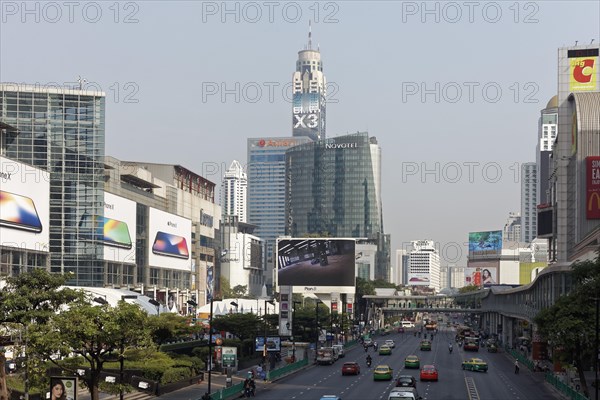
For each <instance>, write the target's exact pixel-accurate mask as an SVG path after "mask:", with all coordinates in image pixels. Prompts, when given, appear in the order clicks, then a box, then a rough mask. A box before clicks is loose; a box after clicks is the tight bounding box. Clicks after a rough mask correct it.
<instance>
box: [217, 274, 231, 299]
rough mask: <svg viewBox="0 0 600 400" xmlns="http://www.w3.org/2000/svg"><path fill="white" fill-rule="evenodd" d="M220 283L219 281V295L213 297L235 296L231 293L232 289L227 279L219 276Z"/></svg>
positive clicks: (229, 297) (227, 297)
mask: <svg viewBox="0 0 600 400" xmlns="http://www.w3.org/2000/svg"><path fill="white" fill-rule="evenodd" d="M220 283H221V285H220V287H221V289H220V295H217V296H215V299H216V298H217V297H220V298H222V299H232V298H235V296H234V295H233V290H232V289H231V283H229V279H227V278H224V277H221V282H220Z"/></svg>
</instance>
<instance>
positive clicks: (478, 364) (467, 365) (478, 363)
mask: <svg viewBox="0 0 600 400" xmlns="http://www.w3.org/2000/svg"><path fill="white" fill-rule="evenodd" d="M462 369H464V370H467V371H483V372H487V370H488V365H487V363H486V362H485V361H483V360H482V359H481V358H469V359H468V360H466V361H463V363H462Z"/></svg>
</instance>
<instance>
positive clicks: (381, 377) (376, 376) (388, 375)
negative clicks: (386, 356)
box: [373, 365, 394, 381]
mask: <svg viewBox="0 0 600 400" xmlns="http://www.w3.org/2000/svg"><path fill="white" fill-rule="evenodd" d="M393 375H394V372H393V371H392V369H391V368H390V367H389V366H388V365H378V366H377V367H376V368H375V370H374V371H373V380H374V381H391V380H392V376H393Z"/></svg>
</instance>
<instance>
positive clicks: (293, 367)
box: [267, 358, 308, 381]
mask: <svg viewBox="0 0 600 400" xmlns="http://www.w3.org/2000/svg"><path fill="white" fill-rule="evenodd" d="M307 365H308V359H306V358H304V359H302V360H300V361H296V362H295V363H292V364H288V365H286V366H284V367H281V368H277V369H274V370H272V371H269V372H267V380H269V381H271V380H273V379H277V378H280V377H282V376H285V375H287V374H290V373H292V372H294V371H297V370H299V369H300V368H303V367H306V366H307Z"/></svg>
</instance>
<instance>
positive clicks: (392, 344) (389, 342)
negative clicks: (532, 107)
mask: <svg viewBox="0 0 600 400" xmlns="http://www.w3.org/2000/svg"><path fill="white" fill-rule="evenodd" d="M384 345H385V346H389V347H390V348H392V349H393V348H394V347H396V343H395V342H394V341H393V340H392V339H388V340H386V341H385V343H384Z"/></svg>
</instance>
